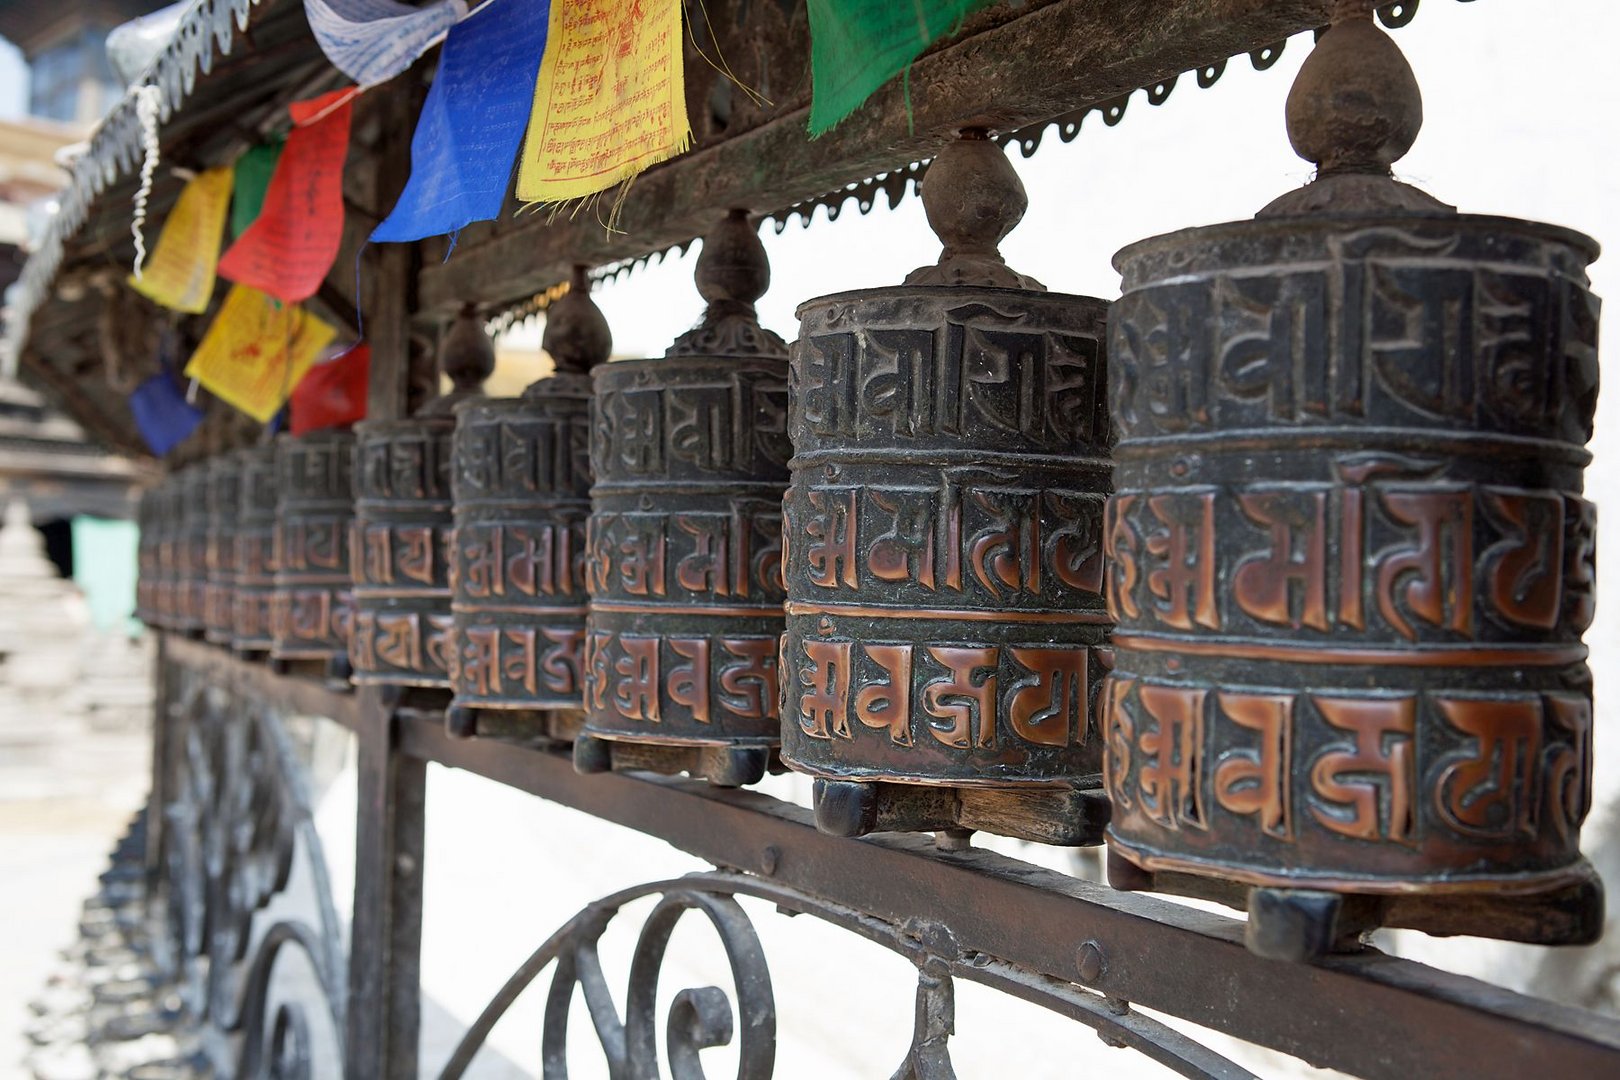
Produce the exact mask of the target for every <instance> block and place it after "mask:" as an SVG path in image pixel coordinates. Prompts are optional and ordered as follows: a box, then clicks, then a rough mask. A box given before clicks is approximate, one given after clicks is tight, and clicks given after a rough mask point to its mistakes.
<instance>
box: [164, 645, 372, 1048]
mask: <svg viewBox="0 0 1620 1080" xmlns="http://www.w3.org/2000/svg"><path fill="white" fill-rule="evenodd" d="M173 675H174V678H175V679H176V680H177V681H178V682H179V684H180V685H179V687H178V693H177V694H176V695H175V698H174V704H173V705H172V706H171V711H170V716H169V725H170V736H169V739H170V741H169V743H168V745H169V746H170V747H171V750H170V753H169V761H168V763H167V766H168V767H167V771H168V775H169V787H168V791H169V793H170V794H169V795H168V796H167V797H166V799H165V806H164V814H165V819H166V822H167V828H165V829H164V831H163V837H164V840H163V845H164V855H163V858H162V860H161V864H162V868H163V880H160V881H158V882H155V883H154V885H155V895H156V898H157V899H158V901H159V903H160V905H161V909H162V910H163V911H164V912H165V913H166V917H167V929H168V940H167V942H166V945H167V950H168V952H169V956H168V967H169V969H170V971H171V974H172V977H173V978H174V979H175V981H176V983H177V984H178V986H179V988H180V991H181V996H182V999H183V1000H184V1001H185V1004H186V1008H187V1011H188V1012H189V1013H190V1014H191V1016H192V1017H193V1018H194V1019H195V1020H196V1021H197V1022H199V1023H206V1024H209V1025H211V1026H213V1027H214V1028H216V1029H218V1030H220V1031H224V1032H229V1033H233V1034H240V1035H241V1042H240V1047H239V1050H238V1052H237V1062H236V1068H235V1070H234V1075H236V1076H238V1077H260V1076H269V1077H286V1078H289V1080H299V1078H304V1077H308V1076H310V1075H311V1070H312V1068H313V1060H314V1058H313V1050H312V1047H313V1045H314V1044H313V1043H312V1041H311V1039H312V1031H311V1018H310V1016H309V1015H308V1013H307V1012H306V1007H305V1005H303V1004H300V1003H295V1002H277V1001H274V1000H273V995H272V992H271V991H272V985H273V976H274V973H275V969H276V961H277V960H278V958H279V957H281V956H283V955H285V954H287V953H288V952H298V953H302V954H303V955H304V956H305V957H306V959H307V960H308V962H309V965H310V967H311V968H312V969H313V971H314V973H315V978H316V981H317V983H318V985H319V988H320V992H321V996H322V999H323V1000H324V1003H325V1006H326V1009H325V1011H326V1014H327V1015H326V1017H325V1020H324V1023H325V1024H326V1025H328V1026H329V1029H330V1030H331V1031H332V1032H333V1033H334V1036H335V1037H336V1038H338V1039H341V1037H342V1032H343V1021H344V1014H345V1007H346V1001H345V971H346V960H345V957H344V953H343V947H342V934H341V930H340V926H339V921H338V916H337V912H336V908H335V905H334V904H333V901H332V891H331V886H330V882H329V880H328V876H327V870H326V864H325V859H324V856H323V854H322V851H321V844H320V839H319V837H318V835H317V834H316V832H315V827H314V821H313V816H312V813H311V803H310V798H309V793H308V791H307V790H306V786H305V782H304V777H303V771H302V768H301V766H300V765H299V763H298V761H297V759H296V757H295V755H294V752H293V749H292V746H291V744H290V741H289V738H288V735H287V732H286V731H285V729H284V728H283V726H282V724H281V720H280V717H279V716H278V715H277V714H276V713H275V712H274V710H272V709H271V708H269V707H268V706H266V705H263V704H261V703H250V702H247V701H244V700H241V699H238V698H237V697H235V696H233V695H232V694H231V693H230V692H229V691H228V689H226V688H222V687H219V686H217V685H210V684H209V683H208V681H207V679H206V677H205V676H201V675H199V674H198V673H195V672H188V671H182V670H180V669H174V670H173ZM295 863H298V864H299V865H300V866H302V867H304V868H305V869H306V872H307V873H308V874H309V876H310V884H311V888H310V890H309V891H310V893H312V894H313V896H314V897H315V900H316V905H317V910H316V912H315V917H314V920H313V924H312V923H311V922H309V921H305V920H302V919H292V918H287V919H281V920H279V921H276V922H274V923H272V924H271V925H269V926H263V925H262V924H263V922H264V921H265V920H263V919H259V918H258V917H259V916H260V915H261V914H262V913H264V912H265V911H266V909H267V908H268V906H269V905H270V903H271V901H272V899H273V898H274V897H275V896H276V895H277V894H279V893H281V892H282V891H283V890H285V889H286V887H287V884H288V881H289V880H290V878H291V876H292V874H293V872H294V864H295ZM256 920H257V921H256ZM272 1006H273V1007H272Z"/></svg>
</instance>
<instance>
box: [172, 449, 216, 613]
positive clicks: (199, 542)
mask: <svg viewBox="0 0 1620 1080" xmlns="http://www.w3.org/2000/svg"><path fill="white" fill-rule="evenodd" d="M176 479H177V480H178V481H179V487H180V505H179V510H180V513H179V523H180V524H179V536H178V540H177V543H176V547H175V611H174V628H175V629H176V630H178V631H180V632H181V633H183V634H186V635H188V636H192V637H201V636H202V633H203V628H204V626H205V625H206V623H205V616H206V614H207V603H206V601H207V591H208V565H207V562H208V465H207V464H206V463H204V462H198V463H196V464H194V465H187V466H186V467H185V468H183V469H181V470H180V472H179V473H178V474H176Z"/></svg>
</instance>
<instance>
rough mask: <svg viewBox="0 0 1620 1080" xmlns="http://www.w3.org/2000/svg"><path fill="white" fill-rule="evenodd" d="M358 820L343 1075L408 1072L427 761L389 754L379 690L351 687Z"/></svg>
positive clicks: (412, 1058)
mask: <svg viewBox="0 0 1620 1080" xmlns="http://www.w3.org/2000/svg"><path fill="white" fill-rule="evenodd" d="M359 695H360V715H361V718H362V722H361V724H360V731H359V743H360V763H359V786H360V798H359V810H358V812H359V819H358V828H357V829H356V838H357V843H356V846H355V863H354V927H353V931H352V933H351V934H350V944H349V1014H348V1037H347V1043H346V1045H345V1047H344V1058H345V1061H344V1070H343V1073H344V1075H345V1076H347V1077H349V1078H350V1080H415V1077H416V1074H417V1063H416V1058H417V1041H418V1037H419V1034H418V1033H419V1025H420V1020H421V986H420V959H421V944H422V880H423V879H422V826H423V821H424V817H425V811H426V803H427V798H426V796H427V783H426V781H427V765H426V763H425V762H423V761H422V760H420V759H418V758H412V757H408V756H406V755H405V754H402V753H400V752H399V740H398V728H397V725H396V722H395V719H394V715H393V708H392V706H391V705H390V704H388V702H387V700H385V696H386V691H385V690H381V689H377V688H369V687H368V688H366V689H363V690H361V691H359Z"/></svg>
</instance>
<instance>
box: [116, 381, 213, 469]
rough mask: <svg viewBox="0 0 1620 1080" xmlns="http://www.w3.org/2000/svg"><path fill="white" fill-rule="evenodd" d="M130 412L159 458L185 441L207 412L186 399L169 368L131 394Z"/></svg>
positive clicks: (142, 436)
mask: <svg viewBox="0 0 1620 1080" xmlns="http://www.w3.org/2000/svg"><path fill="white" fill-rule="evenodd" d="M129 411H130V413H131V414H132V415H133V416H134V417H135V427H136V429H137V430H139V431H140V433H141V438H142V439H145V440H146V445H147V446H149V447H151V448H152V453H154V454H156V455H157V456H158V457H163V456H164V455H165V454H167V453H168V452H169V451H170V450H173V449H174V448H175V447H177V446H179V445H180V444H181V443H183V442H185V441H186V439H188V438H190V437H191V433H192V432H193V431H196V430H197V425H198V424H200V423H202V422H203V411H202V410H201V409H199V408H197V407H196V406H195V405H192V404H191V403H190V402H188V401H186V396H185V394H183V393H181V392H180V388H179V387H178V386H176V385H175V384H174V376H173V375H172V374H170V373H169V372H168V371H167V370H165V371H160V372H158V373H157V374H156V375H153V376H152V377H151V378H150V379H147V380H145V381H144V382H142V383H141V384H140V385H139V386H137V387H136V388H135V391H134V393H132V394H130V395H129Z"/></svg>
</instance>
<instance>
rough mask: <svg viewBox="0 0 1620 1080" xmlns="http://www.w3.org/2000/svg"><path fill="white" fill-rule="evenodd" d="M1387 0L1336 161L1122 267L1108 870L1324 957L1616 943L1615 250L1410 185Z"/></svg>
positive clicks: (1338, 99) (1307, 128)
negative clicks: (1608, 595)
mask: <svg viewBox="0 0 1620 1080" xmlns="http://www.w3.org/2000/svg"><path fill="white" fill-rule="evenodd" d="M1421 116H1422V107H1421V101H1420V97H1419V94H1418V90H1417V85H1416V81H1415V79H1413V78H1412V76H1411V72H1410V69H1408V68H1407V67H1406V62H1405V60H1404V59H1402V58H1401V56H1400V54H1399V51H1398V50H1397V49H1396V47H1395V45H1394V43H1393V42H1392V41H1391V40H1390V39H1389V38H1388V36H1387V35H1385V34H1384V32H1383V31H1382V30H1380V29H1379V28H1378V27H1377V26H1376V25H1375V24H1374V23H1373V22H1372V20H1371V18H1370V15H1369V6H1368V5H1366V4H1354V3H1346V4H1341V5H1340V9H1339V18H1338V19H1337V21H1336V22H1335V23H1334V25H1333V26H1332V28H1331V29H1330V30H1328V31H1327V33H1326V34H1324V35H1323V37H1322V38H1321V40H1320V42H1319V43H1318V45H1317V47H1316V51H1315V53H1313V55H1312V57H1311V58H1310V59H1309V60H1308V61H1307V62H1306V64H1305V66H1304V67H1303V68H1302V69H1301V72H1300V77H1299V81H1298V83H1296V85H1295V87H1294V90H1293V93H1292V94H1291V95H1290V97H1289V102H1288V130H1289V135H1290V138H1291V139H1292V140H1293V143H1294V146H1295V147H1296V148H1297V149H1298V150H1299V151H1300V153H1301V154H1302V155H1304V156H1306V157H1307V158H1309V159H1311V160H1313V161H1315V162H1316V163H1317V164H1318V165H1319V169H1320V171H1319V173H1318V176H1317V178H1316V179H1315V180H1314V181H1313V182H1312V183H1311V184H1310V185H1308V186H1307V187H1306V188H1304V189H1303V190H1302V191H1298V192H1293V193H1290V194H1288V195H1285V196H1283V197H1282V198H1280V199H1278V200H1276V201H1275V202H1273V203H1272V204H1271V205H1270V206H1268V207H1267V208H1266V209H1265V210H1264V211H1263V212H1262V213H1261V214H1260V216H1259V217H1258V218H1257V219H1256V220H1254V221H1244V222H1236V223H1232V224H1227V225H1216V226H1211V227H1208V228H1202V229H1191V230H1187V231H1184V232H1179V233H1174V234H1171V235H1168V236H1160V237H1155V238H1152V239H1149V240H1144V241H1141V242H1139V243H1137V244H1133V245H1132V246H1130V247H1128V248H1126V249H1125V250H1123V251H1121V252H1120V253H1119V254H1118V255H1117V256H1116V257H1115V265H1116V266H1117V267H1118V268H1119V270H1120V272H1121V273H1122V275H1123V277H1124V283H1123V284H1124V295H1123V296H1122V297H1121V299H1120V300H1119V301H1117V302H1116V304H1115V305H1114V307H1113V310H1112V313H1111V316H1110V362H1111V364H1112V366H1113V385H1112V397H1113V404H1114V416H1115V422H1116V424H1117V425H1118V427H1119V432H1120V439H1119V445H1118V450H1117V458H1118V462H1119V468H1118V471H1117V474H1116V483H1117V486H1118V491H1117V493H1116V494H1115V496H1114V498H1113V499H1112V500H1111V502H1110V504H1109V512H1108V513H1109V516H1108V522H1107V534H1106V535H1107V551H1108V563H1109V576H1108V598H1109V605H1110V609H1111V610H1112V611H1113V613H1114V614H1115V616H1116V617H1117V619H1118V623H1119V625H1118V630H1117V632H1116V636H1115V645H1116V650H1115V657H1116V659H1115V668H1114V672H1113V674H1112V675H1111V676H1110V679H1109V683H1108V686H1107V689H1106V691H1105V696H1106V703H1107V704H1106V709H1105V731H1106V740H1107V746H1108V757H1107V763H1106V772H1107V782H1108V789H1109V793H1110V795H1111V797H1112V800H1113V807H1114V811H1113V821H1112V824H1111V825H1110V827H1109V847H1110V878H1111V880H1113V881H1114V882H1115V884H1117V885H1119V886H1121V887H1126V888H1152V889H1156V890H1161V891H1176V892H1184V893H1190V894H1193V895H1203V896H1207V897H1211V898H1214V899H1222V900H1226V901H1228V902H1234V901H1235V902H1238V903H1242V902H1243V901H1242V899H1241V898H1242V897H1244V896H1245V894H1246V895H1247V902H1248V906H1249V911H1250V919H1249V922H1248V940H1249V945H1250V947H1251V948H1252V949H1254V950H1255V951H1257V952H1260V953H1262V954H1264V955H1268V956H1272V957H1277V958H1286V959H1301V958H1307V957H1311V956H1314V955H1317V954H1319V953H1320V952H1322V951H1324V950H1327V949H1330V948H1333V947H1336V946H1338V945H1340V944H1343V943H1345V942H1353V941H1354V940H1355V938H1356V937H1357V935H1358V934H1360V933H1361V932H1362V931H1364V930H1367V929H1369V928H1372V927H1376V926H1380V925H1382V926H1402V927H1412V928H1416V929H1423V930H1429V931H1432V932H1438V933H1444V934H1473V935H1479V936H1485V937H1500V938H1509V939H1515V940H1523V941H1536V942H1543V943H1569V942H1583V941H1588V940H1591V939H1592V938H1593V937H1594V936H1595V935H1596V934H1597V932H1598V930H1599V928H1600V925H1601V922H1602V894H1601V889H1600V887H1599V885H1598V882H1597V879H1596V877H1595V875H1594V874H1593V873H1592V871H1591V868H1590V867H1589V866H1588V865H1587V863H1586V861H1585V860H1584V859H1582V858H1581V857H1580V853H1579V847H1578V841H1579V835H1580V825H1581V821H1582V819H1583V818H1584V816H1585V815H1586V811H1587V808H1588V804H1589V801H1590V797H1591V796H1590V792H1591V769H1592V737H1593V724H1592V718H1593V714H1592V685H1591V674H1590V672H1589V671H1588V669H1587V667H1586V664H1585V657H1586V649H1585V647H1584V646H1583V645H1582V643H1581V634H1582V632H1583V631H1584V630H1585V629H1586V627H1587V625H1588V624H1589V623H1590V621H1591V617H1592V607H1593V585H1594V577H1593V558H1594V551H1595V547H1594V536H1593V526H1594V512H1593V507H1592V505H1591V504H1590V503H1589V502H1587V500H1586V499H1585V498H1584V497H1583V494H1582V491H1583V476H1582V474H1583V469H1584V467H1585V465H1586V463H1587V461H1588V454H1587V453H1586V451H1585V449H1584V445H1585V443H1586V441H1587V440H1588V438H1589V437H1590V436H1591V434H1592V422H1593V407H1594V404H1595V401H1596V392H1597V374H1598V372H1597V311H1598V305H1597V300H1596V299H1594V298H1593V296H1592V295H1591V293H1590V292H1589V291H1588V281H1587V277H1586V266H1587V264H1588V263H1589V262H1590V261H1591V260H1592V259H1593V258H1594V257H1595V256H1596V254H1597V247H1596V245H1595V244H1594V243H1593V242H1592V241H1591V240H1590V239H1588V238H1587V237H1584V236H1581V235H1579V234H1577V233H1574V232H1571V231H1569V230H1566V229H1561V228H1554V227H1551V226H1547V225H1541V224H1536V223H1533V222H1527V221H1518V220H1513V219H1508V218H1495V217H1476V216H1468V215H1459V214H1457V213H1456V212H1455V211H1453V210H1452V209H1451V208H1450V207H1447V206H1445V205H1444V204H1442V203H1439V202H1438V201H1436V200H1434V199H1433V198H1431V197H1429V196H1428V195H1426V194H1424V193H1422V192H1419V191H1417V190H1416V189H1414V188H1411V187H1408V186H1407V185H1404V184H1401V183H1399V182H1397V181H1396V180H1395V179H1394V177H1393V176H1392V174H1391V170H1390V166H1391V165H1392V163H1393V162H1394V161H1396V160H1397V159H1398V158H1399V157H1400V155H1401V154H1403V153H1405V151H1406V150H1407V148H1409V147H1410V146H1411V144H1412V141H1413V139H1415V138H1416V135H1417V128H1418V124H1419V122H1420V120H1421Z"/></svg>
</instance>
